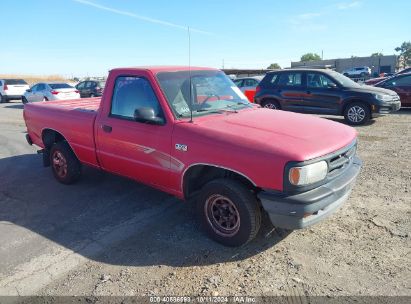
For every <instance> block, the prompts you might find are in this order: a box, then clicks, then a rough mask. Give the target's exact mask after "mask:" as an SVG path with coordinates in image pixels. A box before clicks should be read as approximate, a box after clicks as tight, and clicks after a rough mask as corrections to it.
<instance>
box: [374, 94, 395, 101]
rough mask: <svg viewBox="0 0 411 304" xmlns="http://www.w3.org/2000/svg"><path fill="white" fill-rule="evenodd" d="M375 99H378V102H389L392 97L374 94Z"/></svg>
mask: <svg viewBox="0 0 411 304" xmlns="http://www.w3.org/2000/svg"><path fill="white" fill-rule="evenodd" d="M375 98H376V99H378V100H379V101H391V100H392V96H390V95H388V94H375Z"/></svg>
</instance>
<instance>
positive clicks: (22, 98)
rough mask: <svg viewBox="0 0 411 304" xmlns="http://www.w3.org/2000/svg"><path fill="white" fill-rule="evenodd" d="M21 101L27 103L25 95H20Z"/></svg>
mask: <svg viewBox="0 0 411 304" xmlns="http://www.w3.org/2000/svg"><path fill="white" fill-rule="evenodd" d="M21 102H22V103H23V104H26V103H28V100H27V98H26V97H24V96H22V97H21Z"/></svg>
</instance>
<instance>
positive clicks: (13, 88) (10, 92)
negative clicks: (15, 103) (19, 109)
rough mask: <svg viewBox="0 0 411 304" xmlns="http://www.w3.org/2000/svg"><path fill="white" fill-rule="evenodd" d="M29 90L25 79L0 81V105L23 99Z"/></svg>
mask: <svg viewBox="0 0 411 304" xmlns="http://www.w3.org/2000/svg"><path fill="white" fill-rule="evenodd" d="M28 88H29V85H28V84H27V82H25V81H24V80H23V79H0V103H3V102H9V101H10V100H18V99H21V97H22V95H23V94H24V92H25V91H26V90H27V89H28Z"/></svg>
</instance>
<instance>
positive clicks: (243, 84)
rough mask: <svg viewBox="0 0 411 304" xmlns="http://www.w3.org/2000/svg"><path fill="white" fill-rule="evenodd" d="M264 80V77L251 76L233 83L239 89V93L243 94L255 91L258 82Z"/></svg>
mask: <svg viewBox="0 0 411 304" xmlns="http://www.w3.org/2000/svg"><path fill="white" fill-rule="evenodd" d="M263 78H264V76H252V77H242V78H236V79H235V80H234V83H235V85H236V86H237V87H239V88H240V90H241V92H243V93H244V92H245V91H248V90H255V88H256V87H257V86H258V84H259V83H260V81H261V80H262V79H263Z"/></svg>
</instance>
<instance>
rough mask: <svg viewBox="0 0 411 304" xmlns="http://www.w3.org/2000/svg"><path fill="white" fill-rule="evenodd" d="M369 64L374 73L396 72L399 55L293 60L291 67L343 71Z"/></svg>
mask: <svg viewBox="0 0 411 304" xmlns="http://www.w3.org/2000/svg"><path fill="white" fill-rule="evenodd" d="M362 66H367V67H369V68H371V73H372V74H373V75H376V74H380V73H394V72H395V69H396V66H397V56H395V55H389V56H372V57H352V58H340V59H327V60H314V61H306V62H303V61H298V62H291V68H301V67H307V68H308V67H311V68H331V69H334V70H336V71H337V72H340V73H342V72H343V71H344V70H347V69H351V68H354V67H362Z"/></svg>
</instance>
